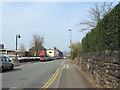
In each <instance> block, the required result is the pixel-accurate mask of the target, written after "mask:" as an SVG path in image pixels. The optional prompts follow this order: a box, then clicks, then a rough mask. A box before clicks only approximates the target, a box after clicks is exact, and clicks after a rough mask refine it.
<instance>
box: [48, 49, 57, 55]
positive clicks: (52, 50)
mask: <svg viewBox="0 0 120 90" xmlns="http://www.w3.org/2000/svg"><path fill="white" fill-rule="evenodd" d="M47 56H49V57H54V56H55V50H54V49H47Z"/></svg>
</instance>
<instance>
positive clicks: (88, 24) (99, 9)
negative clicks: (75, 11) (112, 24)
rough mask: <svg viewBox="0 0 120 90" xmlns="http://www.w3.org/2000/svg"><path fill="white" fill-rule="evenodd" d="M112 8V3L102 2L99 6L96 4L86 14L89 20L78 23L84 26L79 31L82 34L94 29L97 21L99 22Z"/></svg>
mask: <svg viewBox="0 0 120 90" xmlns="http://www.w3.org/2000/svg"><path fill="white" fill-rule="evenodd" d="M112 7H113V2H111V3H110V2H104V3H103V4H101V5H100V4H97V3H96V4H95V6H94V7H92V8H91V9H90V10H89V12H88V13H89V14H88V17H89V18H90V20H83V21H82V22H80V23H79V25H81V26H84V28H81V29H80V31H81V32H84V31H86V30H91V29H92V28H95V27H96V25H97V24H98V22H99V20H101V19H102V18H103V17H104V16H105V15H106V14H107V13H109V12H110V11H111V10H112Z"/></svg>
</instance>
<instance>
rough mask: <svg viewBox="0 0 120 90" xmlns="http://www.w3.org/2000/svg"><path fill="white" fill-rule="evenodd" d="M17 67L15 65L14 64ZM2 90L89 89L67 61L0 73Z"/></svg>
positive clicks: (75, 69) (33, 65)
mask: <svg viewBox="0 0 120 90" xmlns="http://www.w3.org/2000/svg"><path fill="white" fill-rule="evenodd" d="M16 66H17V63H16ZM2 88H3V89H2V90H4V89H5V88H6V90H25V89H28V88H29V89H32V90H33V89H37V90H40V89H41V88H91V85H90V83H89V82H88V81H87V80H86V79H85V78H84V77H83V75H82V74H81V73H80V71H78V70H77V68H76V65H75V64H72V63H71V62H70V60H68V59H66V60H65V59H60V60H54V61H48V62H36V63H30V62H29V63H27V64H21V65H19V66H17V67H15V68H14V70H8V71H5V72H4V73H2Z"/></svg>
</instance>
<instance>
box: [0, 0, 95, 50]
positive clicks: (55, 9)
mask: <svg viewBox="0 0 120 90" xmlns="http://www.w3.org/2000/svg"><path fill="white" fill-rule="evenodd" d="M94 4H95V2H31V3H30V2H19V3H18V2H14V3H13V2H9V3H8V2H7V3H3V4H2V25H3V26H2V43H3V44H4V45H5V48H7V49H15V35H16V34H20V35H21V38H20V39H19V40H18V42H19V43H18V45H19V46H18V48H19V47H20V44H21V43H24V45H25V48H26V49H27V50H28V49H29V48H30V41H31V40H32V35H33V34H39V35H41V36H43V37H44V39H45V43H44V46H45V48H47V49H49V48H54V46H56V47H57V48H58V49H60V50H61V51H69V48H68V46H69V43H70V32H69V31H68V29H69V28H71V29H72V42H73V43H75V42H81V40H82V38H83V37H84V34H83V33H81V32H80V31H79V28H80V26H78V25H77V24H78V23H79V22H80V21H82V19H88V16H87V14H88V11H89V10H90V8H91V7H92V6H94Z"/></svg>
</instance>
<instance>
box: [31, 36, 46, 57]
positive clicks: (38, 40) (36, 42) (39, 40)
mask: <svg viewBox="0 0 120 90" xmlns="http://www.w3.org/2000/svg"><path fill="white" fill-rule="evenodd" d="M30 43H31V46H32V47H33V48H32V52H36V56H38V50H39V49H40V48H41V47H42V45H43V43H44V38H43V37H42V36H40V35H37V34H34V35H33V40H32V41H31V42H30Z"/></svg>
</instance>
